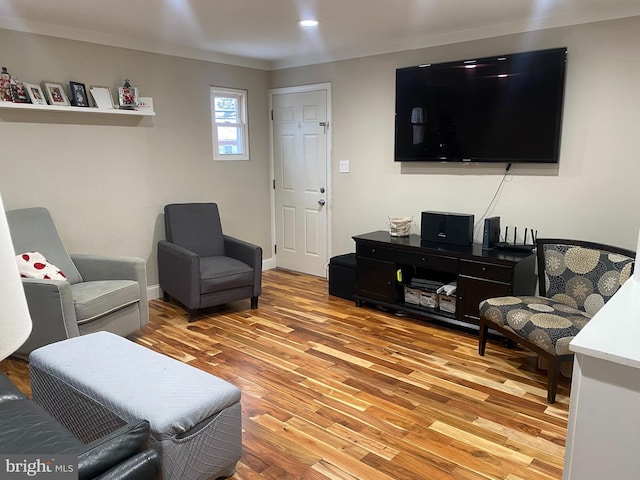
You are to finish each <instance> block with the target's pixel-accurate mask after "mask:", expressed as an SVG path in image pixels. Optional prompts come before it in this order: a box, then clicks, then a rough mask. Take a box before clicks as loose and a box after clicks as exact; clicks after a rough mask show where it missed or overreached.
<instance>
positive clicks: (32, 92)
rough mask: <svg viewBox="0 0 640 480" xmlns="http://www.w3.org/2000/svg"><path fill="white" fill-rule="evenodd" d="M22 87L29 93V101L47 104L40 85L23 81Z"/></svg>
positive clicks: (35, 103) (36, 103)
mask: <svg viewBox="0 0 640 480" xmlns="http://www.w3.org/2000/svg"><path fill="white" fill-rule="evenodd" d="M24 88H25V89H26V90H27V93H28V94H29V98H30V99H31V103H33V104H34V105H47V98H46V97H45V95H44V92H43V91H42V88H40V85H34V84H33V83H25V84H24Z"/></svg>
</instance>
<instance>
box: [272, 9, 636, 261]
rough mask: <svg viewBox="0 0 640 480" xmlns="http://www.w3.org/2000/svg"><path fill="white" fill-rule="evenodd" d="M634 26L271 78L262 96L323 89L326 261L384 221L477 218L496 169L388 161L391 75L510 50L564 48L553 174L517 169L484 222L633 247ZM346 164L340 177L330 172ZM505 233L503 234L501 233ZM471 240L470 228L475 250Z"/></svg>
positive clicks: (556, 33) (508, 39) (621, 23)
mask: <svg viewBox="0 0 640 480" xmlns="http://www.w3.org/2000/svg"><path fill="white" fill-rule="evenodd" d="M638 45H640V17H633V18H629V19H623V20H615V21H607V22H599V23H594V24H587V25H580V26H575V27H566V28H557V29H551V30H544V31H539V32H532V33H528V34H522V35H510V36H505V37H498V38H491V39H486V40H481V41H474V42H466V43H460V44H454V45H446V46H441V47H433V48H426V49H420V50H412V51H404V52H400V53H394V54H388V55H380V56H373V57H368V58H362V59H356V60H348V61H342V62H335V63H328V64H322V65H315V66H309V67H300V68H293V69H286V70H278V71H273V72H271V75H270V87H271V88H277V87H284V86H292V85H300V84H310V83H320V82H331V83H332V95H333V105H332V109H333V122H332V135H333V137H332V140H333V152H332V155H333V157H332V172H333V173H332V204H331V206H330V208H332V215H333V238H332V253H333V254H334V255H336V254H340V253H344V252H349V251H353V250H354V243H353V240H351V236H352V235H355V234H359V233H365V232H367V231H371V230H378V229H386V228H387V224H386V220H387V217H388V216H405V215H413V216H414V218H415V220H416V226H414V227H413V230H412V231H413V233H419V224H420V217H419V215H420V212H421V211H423V210H444V211H452V212H462V213H473V214H474V215H475V217H476V221H478V220H479V218H480V217H481V215H482V214H483V212H484V211H485V209H486V208H487V207H488V205H489V204H490V202H491V200H492V198H493V196H494V194H495V192H496V189H497V188H498V185H499V184H500V181H501V179H502V176H503V173H504V167H505V166H504V164H498V165H480V166H473V165H445V164H399V163H394V161H393V141H394V138H393V131H394V126H393V115H394V89H395V69H396V68H398V67H405V66H410V65H417V64H420V63H435V62H440V61H447V60H458V59H465V58H473V57H480V56H488V55H493V54H501V53H509V52H515V51H525V50H536V49H544V48H553V47H562V46H566V47H568V52H569V53H568V66H567V81H566V93H565V108H564V126H563V132H562V141H561V158H560V162H559V165H555V166H550V165H543V166H518V167H517V168H516V170H515V173H514V174H513V175H511V176H509V177H508V178H507V181H506V182H505V184H504V188H503V190H502V193H501V195H500V196H499V199H498V202H497V204H496V206H495V208H493V210H492V211H491V212H490V214H491V215H498V216H500V217H501V223H502V225H503V227H504V225H511V226H518V227H519V229H518V230H519V231H520V232H522V231H523V230H524V227H528V228H532V227H533V228H535V229H537V230H538V235H539V236H546V237H563V238H578V239H584V240H591V241H597V242H603V243H608V244H613V245H618V246H621V247H627V248H631V249H635V247H636V242H637V238H638V229H639V228H640V208H638V200H637V192H638V191H639V190H640V189H639V188H638V185H639V182H638V179H639V178H640V149H639V148H638V139H639V135H640V128H639V127H640V121H639V120H638V116H639V112H640V88H639V87H638V78H640V63H639V62H638V61H637V58H638ZM341 160H349V161H350V170H351V171H350V173H338V163H339V162H340V161H341ZM511 231H513V230H512V229H511ZM478 240H479V241H481V225H480V227H479V228H478V229H476V241H478Z"/></svg>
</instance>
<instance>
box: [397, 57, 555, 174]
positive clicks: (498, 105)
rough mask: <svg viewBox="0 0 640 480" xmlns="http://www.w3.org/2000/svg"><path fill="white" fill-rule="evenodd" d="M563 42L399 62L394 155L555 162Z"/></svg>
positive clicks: (409, 158)
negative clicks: (408, 64)
mask: <svg viewBox="0 0 640 480" xmlns="http://www.w3.org/2000/svg"><path fill="white" fill-rule="evenodd" d="M566 59H567V49H566V48H557V49H551V50H540V51H535V52H525V53H514V54H508V55H496V56H493V57H486V58H476V59H468V60H461V61H456V62H447V63H438V64H432V65H419V66H415V67H407V68H400V69H398V70H396V117H395V160H396V161H400V162H405V161H437V162H507V163H511V162H531V163H557V162H558V157H559V153H560V131H561V124H562V106H563V97H564V79H565V66H566Z"/></svg>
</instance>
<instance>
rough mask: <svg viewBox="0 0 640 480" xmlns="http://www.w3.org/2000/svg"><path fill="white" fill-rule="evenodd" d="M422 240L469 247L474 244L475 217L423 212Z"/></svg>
mask: <svg viewBox="0 0 640 480" xmlns="http://www.w3.org/2000/svg"><path fill="white" fill-rule="evenodd" d="M420 238H421V239H422V241H423V242H431V243H443V244H446V245H460V246H468V245H471V244H472V243H473V215H470V214H467V213H451V212H430V211H427V212H422V218H421V221H420Z"/></svg>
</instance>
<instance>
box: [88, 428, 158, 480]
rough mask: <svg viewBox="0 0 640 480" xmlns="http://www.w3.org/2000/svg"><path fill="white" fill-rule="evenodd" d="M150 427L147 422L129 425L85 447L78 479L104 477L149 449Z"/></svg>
mask: <svg viewBox="0 0 640 480" xmlns="http://www.w3.org/2000/svg"><path fill="white" fill-rule="evenodd" d="M149 433H150V426H149V422H148V421H146V420H141V421H139V422H137V423H128V424H126V425H124V426H122V427H120V428H118V429H117V430H114V431H113V432H111V433H110V434H108V435H105V436H104V437H102V438H99V439H97V440H95V441H93V442H91V443H88V444H87V445H85V448H84V449H83V450H82V451H81V452H79V453H78V479H79V480H85V479H90V478H94V477H97V476H98V475H102V474H103V473H105V472H107V471H108V470H110V469H112V468H113V467H115V466H117V465H119V464H121V463H122V462H124V461H125V460H127V459H129V458H130V457H132V456H134V455H137V454H139V453H141V452H143V451H144V450H146V449H147V448H148V445H149Z"/></svg>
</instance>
